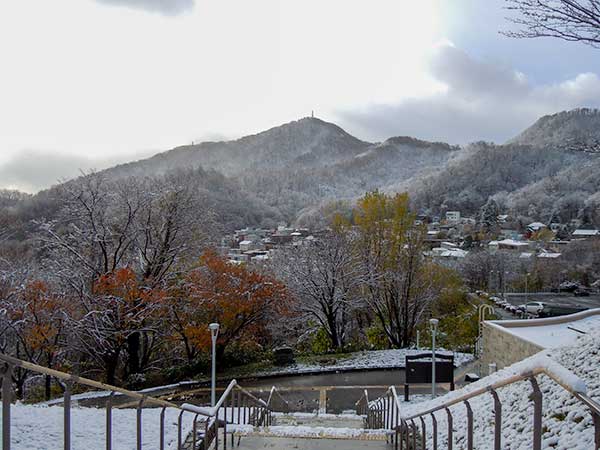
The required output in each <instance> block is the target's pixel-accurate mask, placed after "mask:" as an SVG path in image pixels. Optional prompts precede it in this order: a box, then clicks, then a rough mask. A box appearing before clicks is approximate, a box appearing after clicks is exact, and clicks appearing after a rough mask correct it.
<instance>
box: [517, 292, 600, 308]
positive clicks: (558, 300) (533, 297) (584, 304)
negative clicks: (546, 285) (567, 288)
mask: <svg viewBox="0 0 600 450" xmlns="http://www.w3.org/2000/svg"><path fill="white" fill-rule="evenodd" d="M506 301H507V302H509V303H510V304H512V305H515V306H518V305H522V304H523V303H527V302H544V303H547V304H548V305H551V306H552V305H556V306H559V305H569V306H574V307H579V308H600V295H598V294H593V295H590V296H589V297H576V296H574V295H573V294H570V293H556V292H534V293H529V294H527V293H524V292H518V293H507V294H506Z"/></svg>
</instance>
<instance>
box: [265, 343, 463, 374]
mask: <svg viewBox="0 0 600 450" xmlns="http://www.w3.org/2000/svg"><path fill="white" fill-rule="evenodd" d="M428 351H430V350H428V349H422V350H415V349H404V348H403V349H392V350H370V351H363V352H356V353H351V354H350V355H348V356H345V357H342V358H339V359H336V360H335V362H333V363H331V364H328V363H319V362H315V363H310V364H306V363H297V364H291V365H288V366H285V367H279V368H273V369H272V370H265V371H261V372H259V373H257V374H256V376H273V375H296V374H303V373H321V372H337V371H347V370H376V369H403V368H404V367H405V366H406V364H405V358H406V355H416V354H419V353H426V352H428ZM437 354H445V355H454V364H455V365H456V366H457V367H458V366H462V365H463V364H466V363H468V362H471V361H472V360H473V355H471V354H469V353H458V352H455V353H453V352H448V351H445V350H442V349H440V350H439V351H438V352H437Z"/></svg>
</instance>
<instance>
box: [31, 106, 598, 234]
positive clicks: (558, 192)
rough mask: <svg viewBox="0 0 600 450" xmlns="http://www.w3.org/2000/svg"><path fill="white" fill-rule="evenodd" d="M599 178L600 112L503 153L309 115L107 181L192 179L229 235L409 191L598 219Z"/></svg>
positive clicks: (453, 205) (436, 200)
mask: <svg viewBox="0 0 600 450" xmlns="http://www.w3.org/2000/svg"><path fill="white" fill-rule="evenodd" d="M599 169H600V111H599V110H594V109H577V110H572V111H566V112H561V113H558V114H554V115H549V116H544V117H542V118H540V119H539V120H538V121H536V122H535V123H534V124H533V125H532V126H530V127H529V128H527V129H526V130H524V131H523V132H522V133H521V134H519V135H518V136H516V137H515V138H513V139H511V140H509V141H508V142H506V143H504V144H493V143H487V142H476V143H473V144H470V145H467V146H464V147H459V146H454V145H450V144H447V143H442V142H427V141H423V140H419V139H416V138H413V137H406V136H404V137H392V138H389V139H387V140H385V141H384V142H365V141H363V140H360V139H358V138H356V137H354V136H352V135H350V134H349V133H347V132H346V131H344V130H343V129H342V128H340V127H339V126H337V125H335V124H332V123H328V122H325V121H323V120H320V119H316V118H303V119H300V120H297V121H294V122H291V123H288V124H284V125H281V126H278V127H275V128H272V129H270V130H267V131H264V132H262V133H258V134H255V135H251V136H246V137H243V138H241V139H237V140H233V141H222V142H204V143H201V144H198V145H187V146H182V147H177V148H174V149H172V150H169V151H166V152H163V153H159V154H157V155H155V156H152V157H150V158H147V159H143V160H140V161H135V162H131V163H127V164H122V165H119V166H115V167H112V168H110V169H107V170H106V171H104V173H105V175H107V176H108V177H111V178H124V177H130V176H149V177H152V176H157V175H161V174H165V173H167V172H170V171H173V170H195V171H196V172H195V173H196V176H197V177H199V178H201V179H202V183H201V186H202V189H204V190H205V192H206V198H207V199H208V202H209V205H210V207H211V208H214V209H215V210H216V212H217V215H218V216H219V217H220V219H221V221H222V222H223V223H224V225H225V226H226V227H227V228H233V227H239V226H244V225H264V226H272V225H274V224H275V223H277V222H281V221H283V222H288V223H295V222H296V223H301V224H303V225H316V223H315V221H317V222H318V220H319V218H320V216H322V215H323V214H322V212H323V211H324V210H326V209H327V208H328V205H330V204H332V203H333V204H334V205H337V206H336V207H342V208H343V207H348V205H349V204H351V202H352V200H354V199H356V198H357V197H358V196H360V195H362V194H363V193H364V192H366V191H369V190H373V189H380V190H384V191H386V192H398V191H408V192H409V193H410V194H411V199H412V202H413V205H414V207H415V208H416V209H418V210H420V211H423V212H427V213H432V214H439V213H442V212H443V211H444V210H448V209H458V210H460V211H461V212H463V214H476V213H477V211H478V210H479V208H480V207H481V206H482V205H483V204H484V203H485V202H486V201H487V200H488V199H489V198H490V197H492V198H494V199H495V200H496V201H497V202H498V204H499V206H500V207H501V209H502V210H504V211H506V212H510V213H513V214H515V215H519V216H523V217H525V218H533V219H536V220H542V221H552V220H560V221H568V220H571V219H573V218H580V219H582V220H584V221H588V222H597V221H598V220H599V219H600V181H599V178H600V177H598V176H597V174H598V173H600V170H599ZM42 195H44V194H42ZM46 195H47V194H46ZM340 200H341V201H342V202H340ZM344 201H345V202H344Z"/></svg>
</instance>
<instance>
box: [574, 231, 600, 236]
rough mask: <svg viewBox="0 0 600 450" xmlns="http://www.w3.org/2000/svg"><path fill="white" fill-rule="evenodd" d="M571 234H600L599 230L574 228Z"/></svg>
mask: <svg viewBox="0 0 600 450" xmlns="http://www.w3.org/2000/svg"><path fill="white" fill-rule="evenodd" d="M573 236H600V230H583V229H582V230H575V231H573Z"/></svg>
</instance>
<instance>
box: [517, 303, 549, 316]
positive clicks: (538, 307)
mask: <svg viewBox="0 0 600 450" xmlns="http://www.w3.org/2000/svg"><path fill="white" fill-rule="evenodd" d="M545 306H546V304H545V303H543V302H529V303H525V304H524V305H519V309H520V310H521V311H524V312H526V313H529V314H540V313H541V312H542V311H543V310H544V308H545Z"/></svg>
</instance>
